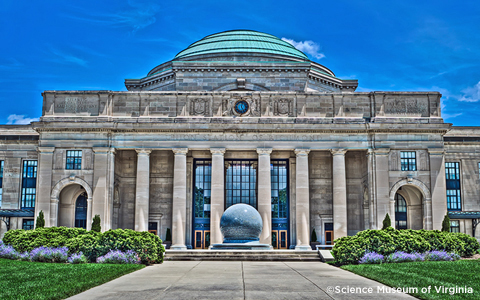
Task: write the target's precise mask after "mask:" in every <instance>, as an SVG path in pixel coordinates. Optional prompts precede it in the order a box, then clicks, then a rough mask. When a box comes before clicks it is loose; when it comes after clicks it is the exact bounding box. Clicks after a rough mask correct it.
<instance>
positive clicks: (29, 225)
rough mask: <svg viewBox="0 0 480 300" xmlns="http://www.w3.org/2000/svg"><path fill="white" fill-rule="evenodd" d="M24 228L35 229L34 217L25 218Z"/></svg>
mask: <svg viewBox="0 0 480 300" xmlns="http://www.w3.org/2000/svg"><path fill="white" fill-rule="evenodd" d="M22 229H25V230H30V229H33V219H23V224H22Z"/></svg>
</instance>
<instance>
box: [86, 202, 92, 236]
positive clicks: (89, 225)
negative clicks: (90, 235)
mask: <svg viewBox="0 0 480 300" xmlns="http://www.w3.org/2000/svg"><path fill="white" fill-rule="evenodd" d="M92 202H93V200H92V197H90V195H88V198H87V228H86V229H87V230H92V222H93V216H92V212H93V206H92Z"/></svg>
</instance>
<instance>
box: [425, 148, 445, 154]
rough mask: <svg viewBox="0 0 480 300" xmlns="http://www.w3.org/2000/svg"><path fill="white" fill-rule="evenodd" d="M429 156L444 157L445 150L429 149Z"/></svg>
mask: <svg viewBox="0 0 480 300" xmlns="http://www.w3.org/2000/svg"><path fill="white" fill-rule="evenodd" d="M427 150H428V154H430V155H444V154H445V149H443V148H429V149H427Z"/></svg>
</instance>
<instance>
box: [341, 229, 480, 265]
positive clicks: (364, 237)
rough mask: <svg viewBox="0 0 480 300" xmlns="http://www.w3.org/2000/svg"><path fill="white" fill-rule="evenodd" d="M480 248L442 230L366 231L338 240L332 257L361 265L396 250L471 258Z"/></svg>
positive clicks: (468, 239) (473, 241) (469, 239)
mask: <svg viewBox="0 0 480 300" xmlns="http://www.w3.org/2000/svg"><path fill="white" fill-rule="evenodd" d="M479 248H480V244H479V243H478V241H477V240H476V239H475V238H473V237H471V236H468V235H467V234H464V233H450V232H441V231H438V230H410V229H408V230H395V229H393V228H391V227H389V228H387V229H385V230H364V231H361V232H359V233H357V234H356V235H354V236H347V237H342V238H339V239H337V240H335V246H334V247H333V249H332V255H333V256H334V258H335V263H336V264H337V265H345V264H357V263H358V262H359V261H360V259H362V258H363V256H364V255H365V254H366V253H367V252H375V253H378V254H381V255H383V256H384V257H388V256H389V255H390V254H392V253H395V252H396V251H397V252H399V251H401V252H405V253H410V254H412V253H426V252H429V251H436V250H438V251H445V252H448V253H456V254H458V255H460V256H471V255H473V254H475V253H476V252H477V251H478V249H479Z"/></svg>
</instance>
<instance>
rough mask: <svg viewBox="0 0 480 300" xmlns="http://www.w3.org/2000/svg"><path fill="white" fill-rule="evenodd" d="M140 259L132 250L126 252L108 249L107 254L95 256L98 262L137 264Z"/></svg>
mask: <svg viewBox="0 0 480 300" xmlns="http://www.w3.org/2000/svg"><path fill="white" fill-rule="evenodd" d="M140 261H141V260H140V257H139V256H138V254H137V253H136V252H135V251H133V250H128V251H126V252H122V251H120V250H110V251H109V252H108V253H107V254H105V255H103V256H100V257H98V258H97V263H99V264H139V263H140Z"/></svg>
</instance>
